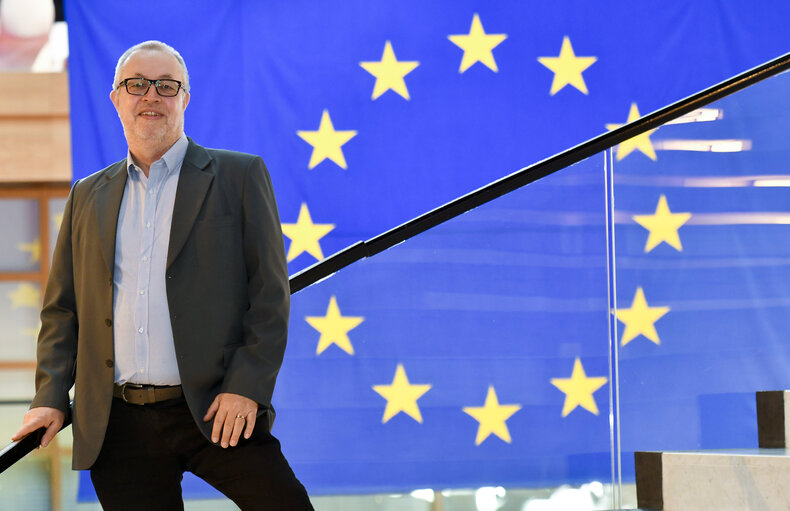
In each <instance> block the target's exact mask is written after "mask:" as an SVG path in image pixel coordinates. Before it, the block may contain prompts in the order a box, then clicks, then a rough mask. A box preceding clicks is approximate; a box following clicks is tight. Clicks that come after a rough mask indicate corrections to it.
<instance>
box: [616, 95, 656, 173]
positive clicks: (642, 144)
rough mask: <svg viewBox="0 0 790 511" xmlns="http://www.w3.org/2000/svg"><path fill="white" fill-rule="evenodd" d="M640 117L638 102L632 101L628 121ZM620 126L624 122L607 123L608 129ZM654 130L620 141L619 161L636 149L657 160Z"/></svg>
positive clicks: (618, 147)
mask: <svg viewBox="0 0 790 511" xmlns="http://www.w3.org/2000/svg"><path fill="white" fill-rule="evenodd" d="M639 117H640V115H639V109H638V108H637V107H636V103H631V110H630V111H629V112H628V120H627V121H626V123H629V122H632V121H635V120H637V119H639ZM620 126H622V124H607V125H606V129H608V130H610V131H611V130H613V129H617V128H619V127H620ZM654 131H656V130H655V129H652V130H648V131H646V132H644V133H642V134H641V135H637V136H635V137H633V138H629V139H628V140H626V141H625V142H620V145H618V146H617V161H620V160H622V159H623V158H625V157H626V156H628V155H629V154H631V152H632V151H633V150H634V149H639V150H640V151H642V153H643V154H645V155H646V156H647V157H648V158H650V159H651V160H653V161H655V160H656V151H655V149H653V143H652V142H651V141H650V134H651V133H653V132H654Z"/></svg>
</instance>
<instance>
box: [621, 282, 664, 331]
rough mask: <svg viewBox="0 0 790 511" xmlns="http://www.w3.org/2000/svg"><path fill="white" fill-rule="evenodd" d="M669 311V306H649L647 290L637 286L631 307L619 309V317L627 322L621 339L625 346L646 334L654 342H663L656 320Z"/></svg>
mask: <svg viewBox="0 0 790 511" xmlns="http://www.w3.org/2000/svg"><path fill="white" fill-rule="evenodd" d="M667 312H669V307H648V306H647V300H645V292H644V291H643V290H642V287H641V286H640V287H637V288H636V294H635V295H634V301H633V302H631V308H630V309H617V314H616V316H617V319H619V320H620V321H622V322H623V323H625V331H624V332H623V337H622V340H621V341H620V342H621V343H622V345H623V346H625V345H626V344H628V343H629V342H631V341H632V340H633V339H636V338H637V337H638V336H639V335H644V336H645V337H647V338H648V339H650V340H651V341H653V342H654V343H656V344H661V339H659V338H658V332H656V327H655V322H656V321H658V320H659V319H661V317H662V316H664V314H666V313H667Z"/></svg>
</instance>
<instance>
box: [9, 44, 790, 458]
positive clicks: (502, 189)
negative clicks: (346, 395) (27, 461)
mask: <svg viewBox="0 0 790 511" xmlns="http://www.w3.org/2000/svg"><path fill="white" fill-rule="evenodd" d="M788 69H790V53H786V54H785V55H782V56H781V57H777V58H775V59H773V60H771V61H769V62H767V63H765V64H763V65H761V66H757V67H755V68H752V69H750V70H748V71H745V72H743V73H741V74H739V75H736V76H734V77H732V78H730V79H728V80H725V81H723V82H721V83H718V84H716V85H714V86H712V87H709V88H707V89H705V90H703V91H701V92H698V93H696V94H693V95H691V96H689V97H687V98H685V99H681V100H680V101H677V102H675V103H672V104H671V105H669V106H666V107H664V108H661V109H660V110H656V111H655V112H652V113H650V114H648V115H645V116H644V117H641V118H639V119H637V120H635V121H633V122H630V123H628V124H626V125H624V126H621V127H619V128H617V129H615V130H612V131H609V132H608V133H604V134H602V135H599V136H597V137H595V138H591V139H590V140H588V141H586V142H583V143H581V144H579V145H577V146H575V147H572V148H570V149H568V150H566V151H563V152H561V153H559V154H556V155H554V156H552V157H550V158H546V159H545V160H543V161H540V162H538V163H535V164H533V165H530V166H529V167H525V168H523V169H521V170H518V171H516V172H514V173H512V174H510V175H509V176H505V177H503V178H502V179H499V180H497V181H494V182H493V183H491V184H488V185H486V186H484V187H482V188H479V189H477V190H475V191H473V192H471V193H468V194H466V195H464V196H462V197H459V198H457V199H455V200H453V201H450V202H448V203H447V204H444V205H442V206H439V207H438V208H436V209H434V210H432V211H429V212H427V213H425V214H423V215H420V216H418V217H417V218H414V219H412V220H409V221H408V222H406V223H403V224H401V225H399V226H397V227H395V228H393V229H390V230H389V231H387V232H385V233H383V234H380V235H378V236H376V237H374V238H371V239H369V240H367V241H359V242H357V243H355V244H353V245H351V246H349V247H347V248H345V249H343V250H341V251H339V252H336V253H335V254H333V255H331V256H329V257H327V258H326V259H324V260H323V261H319V262H317V263H315V264H313V265H312V266H310V267H308V268H305V269H304V270H302V271H300V272H298V273H296V274H294V275H292V276H291V278H290V286H291V294H294V293H297V292H299V291H301V290H302V289H304V288H306V287H308V286H310V285H312V284H315V283H316V282H318V281H320V280H322V279H325V278H327V277H329V276H330V275H332V274H333V273H335V272H337V271H338V270H341V269H343V268H345V267H346V266H348V265H350V264H352V263H354V262H356V261H359V260H360V259H364V258H366V257H371V256H373V255H376V254H378V253H379V252H383V251H384V250H387V249H388V248H391V247H394V246H395V245H397V244H398V243H401V242H403V241H405V240H407V239H409V238H412V237H414V236H416V235H418V234H420V233H421V232H424V231H426V230H428V229H430V228H432V227H436V226H437V225H439V224H441V223H443V222H446V221H448V220H450V219H452V218H455V217H457V216H459V215H460V214H462V213H465V212H467V211H469V210H471V209H474V208H476V207H478V206H480V205H482V204H485V203H486V202H490V201H492V200H494V199H496V198H497V197H501V196H502V195H505V194H507V193H510V192H512V191H513V190H516V189H518V188H521V187H522V186H525V185H528V184H529V183H532V182H533V181H537V180H538V179H540V178H542V177H546V176H548V175H549V174H553V173H554V172H557V171H558V170H562V169H564V168H566V167H569V166H571V165H573V164H575V163H578V162H580V161H582V160H584V159H585V158H589V157H590V156H593V155H594V154H597V153H600V152H601V151H604V150H606V149H609V148H610V147H614V146H616V145H617V144H619V143H620V142H623V141H625V140H628V139H629V138H633V137H635V136H638V135H641V134H642V133H645V132H647V131H649V130H651V129H654V128H657V127H659V126H661V125H662V124H665V123H667V122H669V121H671V120H673V119H676V118H678V117H680V116H682V115H684V114H687V113H689V112H691V111H693V110H696V109H698V108H701V107H703V106H705V105H707V104H710V103H712V102H714V101H717V100H719V99H721V98H723V97H725V96H728V95H730V94H733V93H735V92H738V91H739V90H742V89H745V88H746V87H749V86H751V85H754V84H755V83H757V82H760V81H762V80H765V79H766V78H770V77H771V76H774V75H777V74H779V73H781V72H783V71H787V70H788ZM69 424H71V422H70V420H69V419H67V420H66V423H65V424H64V425H63V428H66V427H67V426H68V425H69ZM43 432H44V429H43V428H42V429H39V430H37V431H34V432H33V433H31V434H30V435H28V436H27V437H25V438H23V439H22V440H20V441H19V442H13V443H11V444H9V445H7V446H6V447H5V448H4V449H3V450H2V451H0V473H2V472H3V471H4V470H5V469H7V468H8V467H10V466H11V465H13V464H14V463H16V462H17V461H18V460H20V459H21V458H22V457H24V456H25V455H26V454H27V453H29V452H30V451H32V450H33V449H35V448H36V447H38V445H39V443H40V442H41V436H42V434H43Z"/></svg>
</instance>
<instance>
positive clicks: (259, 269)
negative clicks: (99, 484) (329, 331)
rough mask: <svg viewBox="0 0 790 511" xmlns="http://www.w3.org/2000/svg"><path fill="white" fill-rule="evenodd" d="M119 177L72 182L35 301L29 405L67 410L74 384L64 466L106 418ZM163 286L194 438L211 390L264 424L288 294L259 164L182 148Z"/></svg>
mask: <svg viewBox="0 0 790 511" xmlns="http://www.w3.org/2000/svg"><path fill="white" fill-rule="evenodd" d="M126 179H127V173H126V160H123V161H120V162H118V163H115V164H113V165H110V166H109V167H107V168H106V169H104V170H102V171H100V172H97V173H95V174H93V175H91V176H88V177H86V178H84V179H81V180H79V181H78V182H76V183H75V184H74V186H73V188H72V190H71V193H70V195H69V198H68V201H67V202H66V209H65V212H64V215H63V223H62V225H61V228H60V234H59V235H58V241H57V244H56V246H55V253H54V256H53V259H52V268H51V271H50V275H49V281H48V283H47V288H46V292H45V295H44V307H43V310H42V312H41V323H42V325H41V333H40V334H39V338H38V354H37V357H38V368H37V370H36V396H35V399H34V400H33V405H32V406H34V407H35V406H50V407H54V408H58V409H60V410H63V411H64V412H68V408H69V394H68V393H69V390H70V389H71V387H72V386H74V391H75V394H74V408H73V434H74V450H73V451H74V454H73V468H74V469H87V468H90V466H91V465H92V464H93V463H94V461H95V460H96V458H97V456H98V454H99V451H100V449H101V446H102V443H103V441H104V434H105V431H106V429H107V422H108V418H109V414H110V405H111V402H112V388H113V378H114V370H113V365H114V361H113V329H112V325H113V268H114V260H115V231H116V226H117V222H118V212H119V210H120V205H121V199H122V197H123V192H124V187H125V184H126ZM166 279H167V283H166V287H167V300H168V304H169V308H170V317H171V324H172V327H173V340H174V343H175V351H176V356H177V360H178V369H179V373H180V375H181V383H182V386H183V390H184V395H185V397H186V401H187V403H188V404H189V408H190V410H191V411H192V416H193V417H194V418H195V422H196V423H197V424H198V426H199V427H200V428H201V429H202V431H203V433H204V435H206V437H207V438H209V437H210V433H211V426H212V424H211V422H209V423H204V422H203V420H202V418H203V415H204V414H205V413H206V411H207V410H208V407H209V405H210V404H211V402H212V401H213V400H214V398H215V397H216V395H217V394H218V393H220V392H232V393H236V394H241V395H243V396H246V397H249V398H251V399H253V400H255V401H256V402H258V403H259V405H260V406H261V407H263V408H264V409H266V410H267V414H268V417H266V418H267V419H268V420H269V421H270V423H271V421H273V419H274V411H273V410H272V409H271V397H272V392H273V391H274V383H275V379H276V377H277V373H278V371H279V369H280V364H281V363H282V359H283V354H284V352H285V343H286V337H287V333H288V314H289V308H290V290H289V286H288V269H287V265H286V262H285V251H284V247H283V237H282V231H281V227H280V219H279V216H278V213H277V205H276V204H275V200H274V193H273V190H272V186H271V180H270V178H269V174H268V172H267V170H266V167H265V165H264V163H263V160H262V159H261V158H260V157H257V156H253V155H249V154H243V153H237V152H232V151H222V150H215V149H206V148H204V147H201V146H199V145H197V144H195V143H194V142H193V141H192V140H190V141H189V147H188V148H187V152H186V156H185V157H184V162H183V164H182V167H181V174H180V176H179V180H178V187H177V190H176V198H175V205H174V207H173V223H172V227H171V232H170V242H169V248H168V254H167V269H166ZM258 420H264V417H263V416H261V417H259V419H258Z"/></svg>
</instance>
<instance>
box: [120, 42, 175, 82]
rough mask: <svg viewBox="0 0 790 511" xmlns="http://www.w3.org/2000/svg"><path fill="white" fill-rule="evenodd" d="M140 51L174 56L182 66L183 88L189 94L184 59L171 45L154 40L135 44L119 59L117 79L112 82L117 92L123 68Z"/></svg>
mask: <svg viewBox="0 0 790 511" xmlns="http://www.w3.org/2000/svg"><path fill="white" fill-rule="evenodd" d="M138 51H161V52H165V53H169V54H170V55H172V56H173V57H174V58H175V59H176V60H177V61H178V64H179V65H180V66H181V71H182V72H183V73H184V83H183V85H182V87H183V89H184V90H186V91H187V92H189V73H188V72H187V65H186V62H184V58H183V57H182V56H181V54H180V53H178V51H177V50H176V49H175V48H173V47H172V46H170V45H169V44H165V43H163V42H162V41H154V40H152V41H144V42H142V43H139V44H135V45H134V46H132V47H131V48H129V49H128V50H126V51H125V52H123V55H121V58H119V59H118V63H117V64H116V65H115V77H114V78H113V82H112V88H113V90H115V88H116V87H117V86H118V82H120V81H121V68H122V67H123V66H124V65H125V64H126V62H128V60H129V59H130V58H131V56H132V54H133V53H135V52H138Z"/></svg>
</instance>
